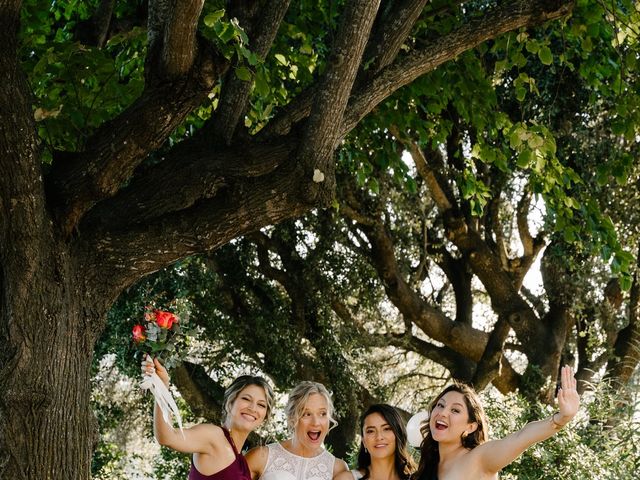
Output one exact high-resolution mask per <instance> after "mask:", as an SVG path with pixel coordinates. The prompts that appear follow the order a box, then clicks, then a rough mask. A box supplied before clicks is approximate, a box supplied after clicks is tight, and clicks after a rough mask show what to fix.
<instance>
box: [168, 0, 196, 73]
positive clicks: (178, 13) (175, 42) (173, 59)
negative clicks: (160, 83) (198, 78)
mask: <svg viewBox="0 0 640 480" xmlns="http://www.w3.org/2000/svg"><path fill="white" fill-rule="evenodd" d="M203 5H204V0H181V1H177V0H175V1H173V2H170V6H169V9H168V12H167V21H166V23H165V27H164V38H163V42H162V68H163V69H164V71H165V75H166V77H167V78H175V77H180V76H182V75H185V74H186V73H187V72H189V70H190V69H191V67H192V66H193V62H194V60H195V56H196V47H197V44H196V31H197V28H198V19H199V18H200V13H201V12H202V7H203Z"/></svg>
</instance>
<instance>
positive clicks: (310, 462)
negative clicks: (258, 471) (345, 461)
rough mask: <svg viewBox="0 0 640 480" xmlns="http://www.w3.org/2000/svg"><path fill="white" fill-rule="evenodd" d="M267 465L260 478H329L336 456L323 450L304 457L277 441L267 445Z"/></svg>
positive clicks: (306, 479)
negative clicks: (312, 455)
mask: <svg viewBox="0 0 640 480" xmlns="http://www.w3.org/2000/svg"><path fill="white" fill-rule="evenodd" d="M267 448H268V449H269V456H268V458H267V466H266V467H265V469H264V472H262V476H261V477H260V480H331V479H332V478H333V466H334V463H335V461H336V457H334V456H333V455H331V454H330V453H329V452H327V451H326V450H324V451H323V452H322V453H321V454H320V455H317V456H315V457H311V458H306V457H300V456H298V455H294V454H293V453H291V452H289V451H288V450H286V449H285V448H284V447H283V446H282V445H280V444H279V443H272V444H270V445H267Z"/></svg>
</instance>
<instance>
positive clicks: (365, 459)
mask: <svg viewBox="0 0 640 480" xmlns="http://www.w3.org/2000/svg"><path fill="white" fill-rule="evenodd" d="M373 413H379V414H380V415H382V417H383V418H384V419H385V421H386V422H387V423H388V424H389V426H390V427H391V430H392V431H393V434H394V435H395V437H396V450H395V452H394V457H395V458H394V466H395V469H396V472H397V474H398V476H399V477H400V478H402V479H403V480H404V479H406V480H408V479H409V478H411V474H412V473H413V472H415V470H416V464H415V462H414V461H413V458H412V457H411V454H410V453H409V450H408V449H407V429H406V428H405V426H404V422H403V421H402V417H401V416H400V413H398V410H397V409H396V408H394V407H392V406H391V405H387V404H385V403H378V404H375V405H371V406H370V407H369V408H368V409H367V410H366V411H365V412H364V413H363V414H362V416H361V417H360V432H361V433H362V436H363V437H364V422H365V420H366V419H367V417H368V416H369V415H371V414H373ZM370 467H371V454H369V452H368V451H367V450H366V449H365V447H364V442H361V443H360V450H359V451H358V469H359V470H362V471H364V476H363V477H362V478H363V480H365V479H368V478H369V476H370V474H371V472H370Z"/></svg>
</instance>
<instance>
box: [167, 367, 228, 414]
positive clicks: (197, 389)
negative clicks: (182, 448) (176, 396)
mask: <svg viewBox="0 0 640 480" xmlns="http://www.w3.org/2000/svg"><path fill="white" fill-rule="evenodd" d="M171 379H172V380H173V383H174V384H175V386H176V387H178V390H179V391H180V395H182V397H183V398H184V399H185V401H186V402H187V404H189V406H190V407H191V409H192V410H193V412H194V413H195V414H196V415H198V416H199V417H202V418H205V419H206V420H207V421H209V422H211V423H214V424H216V425H218V424H220V422H221V412H222V402H223V396H224V388H223V387H222V386H221V385H220V384H219V383H216V382H214V381H213V380H212V379H211V377H209V375H207V372H206V371H205V369H204V367H202V365H196V364H195V363H191V362H182V363H181V364H180V365H178V366H177V367H176V368H175V369H174V370H172V371H171Z"/></svg>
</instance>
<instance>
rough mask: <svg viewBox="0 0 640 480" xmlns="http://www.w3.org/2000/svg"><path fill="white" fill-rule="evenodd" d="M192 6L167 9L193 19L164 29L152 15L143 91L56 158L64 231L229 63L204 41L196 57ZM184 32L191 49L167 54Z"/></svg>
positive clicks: (114, 186) (53, 181) (53, 180)
mask: <svg viewBox="0 0 640 480" xmlns="http://www.w3.org/2000/svg"><path fill="white" fill-rule="evenodd" d="M191 7H192V9H191V10H188V11H186V10H185V11H181V12H173V10H170V11H169V12H165V13H166V14H167V15H170V16H169V19H170V20H171V21H172V22H180V21H186V19H187V18H188V19H190V21H192V23H191V24H187V25H182V26H176V25H174V23H171V22H168V23H167V22H165V23H163V25H164V27H165V28H164V29H163V30H162V31H161V32H159V31H157V26H154V25H156V24H155V23H154V21H157V20H158V19H157V18H156V17H153V16H152V15H150V20H149V24H150V26H149V37H150V47H149V54H148V57H147V62H146V65H147V66H146V70H145V75H146V86H145V90H144V91H143V93H142V95H141V96H140V98H138V100H137V101H136V102H134V103H133V105H131V106H130V107H129V108H127V109H126V110H125V111H124V112H122V113H121V114H120V115H118V116H117V117H116V118H114V119H113V120H111V121H109V122H106V123H105V124H103V125H102V126H101V127H100V128H99V129H98V130H96V132H95V133H94V134H93V136H92V137H91V138H89V140H88V141H87V144H86V145H87V146H86V148H85V149H84V151H83V152H81V153H79V154H77V155H75V156H74V157H73V158H71V159H68V160H65V161H55V162H54V165H53V169H52V171H51V174H50V177H49V179H48V192H49V195H50V198H51V199H52V205H53V207H54V209H55V210H56V211H57V213H58V218H59V219H60V224H61V229H62V231H63V232H64V233H66V234H69V233H71V231H72V230H73V229H74V228H75V227H76V226H77V225H78V223H79V222H80V220H81V219H82V217H83V216H84V214H85V213H86V212H87V211H88V210H89V209H90V208H91V207H92V206H93V205H94V204H95V203H96V202H97V201H99V200H102V199H104V198H108V197H110V196H112V195H114V194H115V193H116V192H117V191H118V189H119V188H120V187H121V186H122V185H123V184H124V183H125V182H126V181H127V180H128V179H129V177H130V176H131V174H132V173H133V171H134V169H135V168H136V166H137V165H139V164H140V162H141V161H142V160H143V159H144V158H146V157H147V155H148V154H149V152H152V151H153V150H155V149H157V148H158V147H160V146H161V145H162V144H163V142H164V141H165V140H166V138H167V137H168V136H169V135H170V134H171V132H173V130H174V129H175V128H176V127H177V126H178V125H179V124H180V123H181V122H182V121H183V120H184V118H185V117H186V116H187V115H188V114H189V113H190V112H191V111H192V110H193V109H194V108H195V107H196V106H198V105H199V104H200V103H202V101H203V100H204V99H206V96H207V94H208V92H209V91H210V89H211V87H212V85H213V84H214V82H215V80H216V79H217V77H218V76H219V75H220V74H221V73H222V72H223V71H224V69H225V68H226V66H227V61H226V60H225V59H224V58H223V57H222V56H221V55H219V54H217V53H215V52H213V51H212V50H210V49H209V47H208V45H207V44H206V43H205V42H204V41H203V42H202V43H201V44H200V48H199V49H198V52H197V53H198V54H197V56H196V57H195V60H194V55H195V53H194V51H195V46H194V45H195V42H192V41H191V38H192V36H191V34H190V33H189V32H190V31H191V30H193V31H195V28H196V26H197V17H196V11H195V10H196V9H198V8H200V4H199V3H198V2H192V4H191ZM198 11H199V10H198ZM156 14H157V12H156ZM152 26H154V27H153V28H152ZM180 32H182V34H184V35H185V38H186V40H188V42H187V43H188V48H187V47H185V46H181V47H179V48H178V51H177V53H175V54H173V53H169V52H168V50H167V49H168V48H169V47H170V46H173V45H175V44H176V43H180V37H179V35H180ZM160 33H162V34H163V35H164V34H166V35H168V37H167V41H168V42H169V43H165V42H164V41H162V43H161V44H159V43H158V42H160V41H161V38H160ZM189 42H190V43H189ZM189 59H191V60H189ZM187 63H189V65H188V68H187Z"/></svg>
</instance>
